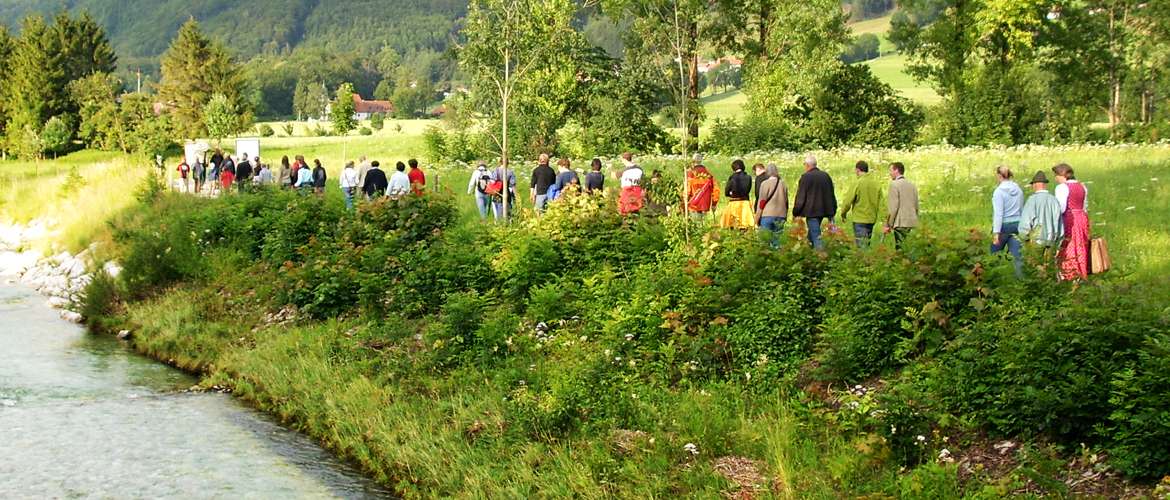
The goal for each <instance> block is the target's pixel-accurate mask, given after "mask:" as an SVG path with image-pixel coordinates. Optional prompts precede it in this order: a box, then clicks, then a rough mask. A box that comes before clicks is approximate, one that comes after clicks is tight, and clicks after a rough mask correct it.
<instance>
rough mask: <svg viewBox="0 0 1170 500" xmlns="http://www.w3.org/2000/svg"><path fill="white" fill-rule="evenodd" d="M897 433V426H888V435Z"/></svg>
mask: <svg viewBox="0 0 1170 500" xmlns="http://www.w3.org/2000/svg"><path fill="white" fill-rule="evenodd" d="M897 433H898V428H897V427H896V426H893V425H891V426H890V435H891V436H893V435H894V434H897Z"/></svg>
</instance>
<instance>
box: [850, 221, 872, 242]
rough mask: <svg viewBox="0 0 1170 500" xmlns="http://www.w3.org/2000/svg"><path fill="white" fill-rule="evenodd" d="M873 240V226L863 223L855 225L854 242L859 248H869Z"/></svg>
mask: <svg viewBox="0 0 1170 500" xmlns="http://www.w3.org/2000/svg"><path fill="white" fill-rule="evenodd" d="M871 238H873V224H872V223H871V224H865V223H861V222H854V223H853V240H854V241H856V242H857V246H858V247H860V248H865V247H868V246H869V240H870V239H871Z"/></svg>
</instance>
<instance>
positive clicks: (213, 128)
mask: <svg viewBox="0 0 1170 500" xmlns="http://www.w3.org/2000/svg"><path fill="white" fill-rule="evenodd" d="M239 126H240V120H239V117H238V116H237V111H236V109H235V108H234V107H232V103H231V101H229V100H228V98H227V96H225V95H223V94H215V95H213V96H211V100H210V101H207V104H205V105H204V106H203V128H204V129H205V130H207V134H208V135H209V136H210V137H211V138H212V139H215V143H216V144H219V143H220V141H222V140H223V138H224V137H227V136H229V135H232V134H234V133H236V132H239V130H240V129H239Z"/></svg>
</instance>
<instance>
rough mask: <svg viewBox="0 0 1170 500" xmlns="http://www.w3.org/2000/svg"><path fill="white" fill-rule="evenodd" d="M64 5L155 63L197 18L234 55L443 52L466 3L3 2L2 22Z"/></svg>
mask: <svg viewBox="0 0 1170 500" xmlns="http://www.w3.org/2000/svg"><path fill="white" fill-rule="evenodd" d="M61 8H67V9H68V10H69V11H71V12H89V14H90V15H92V16H93V17H94V18H95V19H96V20H97V21H98V22H99V23H101V24H102V26H105V27H106V29H107V30H108V32H109V35H110V39H111V41H112V42H113V44H114V48H115V49H117V51H118V55H119V56H120V58H121V60H122V61H123V63H124V65H125V63H129V64H142V65H145V66H148V67H150V66H152V64H151V63H152V62H154V63H155V64H157V56H158V55H160V54H162V53H163V52H164V51H165V50H166V48H167V46H168V45H169V44H170V42H171V39H172V38H174V36H175V33H176V32H177V31H178V29H179V26H180V25H182V24H183V22H185V21H186V20H187V19H188V18H191V17H194V18H195V19H197V20H198V21H199V22H200V23H201V24H202V25H203V28H204V30H205V31H206V32H207V33H209V34H210V35H212V36H214V37H216V38H219V39H220V40H223V41H224V42H225V43H226V44H227V45H228V46H229V47H230V48H231V49H233V50H234V51H235V52H236V53H237V54H238V55H240V56H242V57H244V58H250V57H251V56H254V55H259V54H271V53H283V52H288V51H291V50H294V49H297V48H300V47H320V48H324V49H328V50H329V51H332V52H351V51H357V52H362V53H367V54H369V53H374V52H376V51H378V50H380V49H382V48H383V47H392V48H394V49H396V50H397V51H398V52H399V53H400V54H405V53H408V52H411V51H415V50H424V49H429V50H437V51H442V50H444V49H445V48H446V46H447V43H448V41H449V40H450V36H451V34H452V33H453V32H454V31H455V25H456V20H457V19H459V18H460V17H462V16H463V13H464V12H465V11H466V9H467V2H466V1H465V0H331V1H328V2H325V1H321V0H250V1H247V2H237V1H234V0H70V1H68V2H65V1H60V0H57V1H46V0H0V23H2V24H7V25H8V26H9V27H10V28H13V29H18V28H19V24H20V22H21V20H22V19H24V18H25V16H28V15H35V14H42V15H52V13H54V12H57V11H59V10H60V9H61Z"/></svg>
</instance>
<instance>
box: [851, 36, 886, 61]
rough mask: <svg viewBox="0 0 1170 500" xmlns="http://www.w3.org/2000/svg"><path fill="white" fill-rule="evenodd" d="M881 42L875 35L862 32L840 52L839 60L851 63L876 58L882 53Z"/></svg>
mask: <svg viewBox="0 0 1170 500" xmlns="http://www.w3.org/2000/svg"><path fill="white" fill-rule="evenodd" d="M881 44H882V42H881V40H880V39H879V38H878V36H877V35H875V34H873V33H863V34H862V35H860V36H858V37H857V38H856V39H855V40H853V42H851V43H850V44H849V46H848V47H846V48H845V52H844V53H843V54H841V61H842V62H844V63H845V64H853V63H858V62H862V61H868V60H870V59H877V58H878V57H879V56H881V55H882V54H881Z"/></svg>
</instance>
